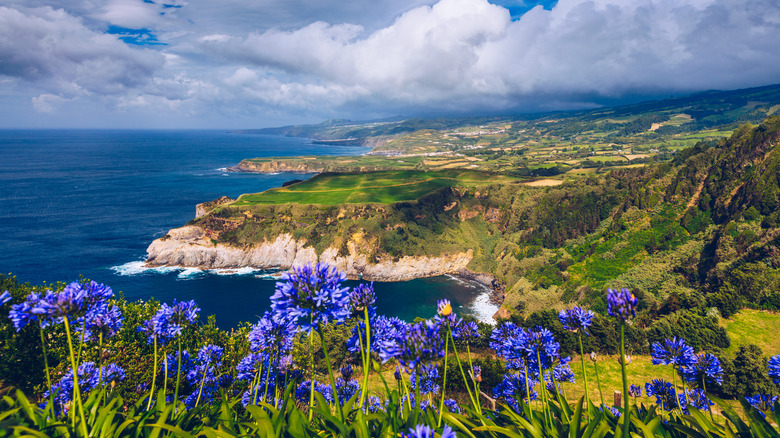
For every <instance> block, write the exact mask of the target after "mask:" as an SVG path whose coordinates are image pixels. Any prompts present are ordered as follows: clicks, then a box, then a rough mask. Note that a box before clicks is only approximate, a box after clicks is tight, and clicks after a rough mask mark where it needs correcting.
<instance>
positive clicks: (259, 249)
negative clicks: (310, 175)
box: [146, 225, 473, 281]
mask: <svg viewBox="0 0 780 438" xmlns="http://www.w3.org/2000/svg"><path fill="white" fill-rule="evenodd" d="M146 252H147V254H148V257H147V260H146V263H147V265H149V266H183V267H198V268H203V269H224V268H242V267H252V268H257V269H272V268H279V269H289V268H291V267H292V266H293V265H302V264H307V263H317V262H324V263H328V264H331V265H334V266H336V267H337V268H338V269H339V270H341V271H343V272H345V273H346V274H347V276H348V277H349V278H351V279H359V278H362V279H363V280H368V281H405V280H411V279H414V278H420V277H431V276H436V275H443V274H455V273H458V272H463V271H464V270H465V268H466V265H467V264H468V263H469V262H470V261H471V259H472V257H473V253H472V250H470V249H469V250H468V251H467V252H460V253H456V254H447V255H443V256H438V257H427V256H423V257H410V256H406V257H401V258H399V259H392V258H389V257H385V258H381V257H380V258H379V259H378V260H377V259H375V260H369V255H368V254H365V253H363V252H361V249H360V248H359V247H358V246H357V245H355V244H354V243H352V242H350V244H349V245H348V253H347V254H346V255H344V256H342V255H339V251H338V249H337V248H333V247H329V248H327V249H325V251H323V252H322V254H319V255H318V254H317V253H316V251H315V250H314V248H313V247H311V246H307V245H306V242H303V241H297V240H295V239H294V238H293V237H292V235H290V234H281V235H279V236H277V237H276V238H275V239H274V240H273V241H263V242H262V243H259V244H254V245H250V246H247V247H245V248H238V247H235V246H231V245H227V244H224V243H216V242H215V241H212V240H211V239H210V238H208V237H207V236H206V232H205V231H204V230H203V229H202V228H200V227H198V226H194V225H189V226H185V227H182V228H175V229H172V230H170V231H169V232H168V234H167V235H165V236H164V237H161V238H159V239H157V240H155V241H154V242H152V244H151V245H149V248H148V249H147V250H146ZM342 253H343V252H342Z"/></svg>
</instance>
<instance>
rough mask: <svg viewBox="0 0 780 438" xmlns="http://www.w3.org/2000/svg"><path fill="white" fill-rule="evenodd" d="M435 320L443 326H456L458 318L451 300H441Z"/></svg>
mask: <svg viewBox="0 0 780 438" xmlns="http://www.w3.org/2000/svg"><path fill="white" fill-rule="evenodd" d="M434 320H435V321H436V322H438V323H440V324H443V325H449V326H454V325H455V324H457V322H458V316H457V315H456V314H455V312H454V311H453V309H452V303H450V300H446V299H445V300H439V302H438V303H436V317H435V318H434Z"/></svg>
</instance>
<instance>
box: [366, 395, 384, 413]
mask: <svg viewBox="0 0 780 438" xmlns="http://www.w3.org/2000/svg"><path fill="white" fill-rule="evenodd" d="M384 410H385V404H384V402H383V401H382V399H381V398H379V397H377V396H375V395H369V396H368V412H371V413H375V412H381V411H384Z"/></svg>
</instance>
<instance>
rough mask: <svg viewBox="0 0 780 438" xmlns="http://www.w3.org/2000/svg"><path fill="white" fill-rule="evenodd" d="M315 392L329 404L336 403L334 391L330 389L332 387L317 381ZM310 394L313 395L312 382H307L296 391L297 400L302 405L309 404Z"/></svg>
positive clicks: (315, 382)
mask: <svg viewBox="0 0 780 438" xmlns="http://www.w3.org/2000/svg"><path fill="white" fill-rule="evenodd" d="M314 392H318V393H320V395H322V397H323V398H324V399H325V401H327V402H328V403H333V401H334V400H333V389H332V388H331V387H330V385H326V384H324V383H319V382H317V381H316V380H315V381H314ZM310 393H311V380H305V381H304V382H302V383H301V384H300V385H298V389H296V390H295V398H296V399H298V401H300V402H301V403H304V404H308V403H309V395H310Z"/></svg>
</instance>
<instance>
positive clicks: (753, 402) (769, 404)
mask: <svg viewBox="0 0 780 438" xmlns="http://www.w3.org/2000/svg"><path fill="white" fill-rule="evenodd" d="M777 398H778V397H777V396H776V395H770V394H755V395H753V396H750V397H745V400H747V402H748V403H750V406H753V407H754V408H756V409H757V410H758V411H759V412H760V413H761V415H762V416H764V417H766V414H765V412H774V411H775V402H776V401H777Z"/></svg>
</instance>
